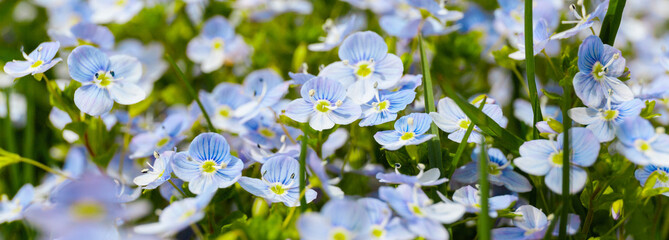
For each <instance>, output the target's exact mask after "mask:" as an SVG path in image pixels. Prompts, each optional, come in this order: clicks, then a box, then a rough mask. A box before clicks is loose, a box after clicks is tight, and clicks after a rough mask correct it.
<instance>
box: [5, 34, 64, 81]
mask: <svg viewBox="0 0 669 240" xmlns="http://www.w3.org/2000/svg"><path fill="white" fill-rule="evenodd" d="M59 47H60V43H59V42H44V43H41V44H40V45H39V46H37V48H36V49H35V50H33V51H32V52H30V54H26V53H25V52H23V50H21V52H22V53H23V58H25V59H26V60H25V61H16V60H13V61H11V62H8V63H6V64H5V67H4V71H5V73H7V74H8V75H9V76H12V77H14V78H20V77H23V76H25V75H28V74H32V75H35V74H38V73H44V72H46V71H47V70H49V69H51V68H52V67H53V66H55V65H56V64H57V63H59V62H60V61H62V59H61V58H54V57H55V56H56V53H58V48H59Z"/></svg>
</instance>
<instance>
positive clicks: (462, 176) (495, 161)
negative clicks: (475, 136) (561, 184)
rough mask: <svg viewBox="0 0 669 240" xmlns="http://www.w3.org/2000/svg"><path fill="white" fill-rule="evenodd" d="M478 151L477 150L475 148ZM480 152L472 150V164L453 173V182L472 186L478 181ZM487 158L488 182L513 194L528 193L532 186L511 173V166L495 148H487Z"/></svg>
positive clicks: (518, 175) (521, 177) (513, 172)
mask: <svg viewBox="0 0 669 240" xmlns="http://www.w3.org/2000/svg"><path fill="white" fill-rule="evenodd" d="M477 149H478V148H477ZM480 151H481V150H478V151H477V150H474V152H473V153H472V160H473V161H472V162H471V163H468V164H466V165H464V166H462V167H460V168H458V169H456V170H455V172H453V177H452V178H453V180H454V181H458V182H462V183H466V184H474V183H476V181H477V180H478V179H479V172H478V161H479V154H480ZM487 156H488V180H489V181H490V182H491V183H492V184H494V185H497V186H504V187H506V188H507V189H509V190H511V191H514V192H529V191H530V190H532V185H531V184H530V182H529V181H528V180H527V178H525V177H523V175H520V174H518V173H516V172H515V171H513V166H511V163H510V162H509V160H507V159H506V156H504V153H502V151H500V150H499V149H497V148H489V149H488V150H487Z"/></svg>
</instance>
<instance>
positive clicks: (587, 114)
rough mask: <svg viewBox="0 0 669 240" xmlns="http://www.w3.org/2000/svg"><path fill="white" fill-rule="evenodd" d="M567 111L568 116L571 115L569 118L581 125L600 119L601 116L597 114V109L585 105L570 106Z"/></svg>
mask: <svg viewBox="0 0 669 240" xmlns="http://www.w3.org/2000/svg"><path fill="white" fill-rule="evenodd" d="M568 113H569V117H571V119H572V120H574V122H577V123H580V124H583V125H588V124H592V123H594V122H596V121H599V120H601V117H600V116H599V111H597V110H596V109H592V108H586V107H577V108H572V109H569V112H568Z"/></svg>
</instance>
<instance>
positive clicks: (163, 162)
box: [133, 151, 175, 189]
mask: <svg viewBox="0 0 669 240" xmlns="http://www.w3.org/2000/svg"><path fill="white" fill-rule="evenodd" d="M174 154H175V152H173V151H166V152H164V153H162V154H158V152H154V157H155V158H156V160H154V161H153V165H151V164H149V163H148V162H147V163H146V164H147V165H149V167H150V168H151V169H144V170H142V175H139V176H137V177H135V179H133V182H134V183H135V184H137V186H140V187H142V188H143V189H155V188H157V187H158V186H160V185H161V184H163V183H164V182H166V181H167V180H169V179H170V177H171V176H172V163H171V162H172V159H173V158H174Z"/></svg>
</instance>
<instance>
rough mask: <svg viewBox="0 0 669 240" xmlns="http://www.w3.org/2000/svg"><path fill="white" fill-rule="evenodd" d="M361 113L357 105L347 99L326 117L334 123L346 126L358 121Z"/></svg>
mask: <svg viewBox="0 0 669 240" xmlns="http://www.w3.org/2000/svg"><path fill="white" fill-rule="evenodd" d="M361 112H362V110H361V109H360V106H359V105H357V104H355V103H353V102H352V101H350V100H349V99H347V100H346V101H344V102H343V103H342V105H341V106H339V107H337V109H335V110H332V111H331V112H330V113H329V114H328V116H329V117H330V119H331V120H332V121H333V122H334V123H336V124H340V125H346V124H349V123H352V122H353V121H355V120H358V118H360V114H361Z"/></svg>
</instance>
